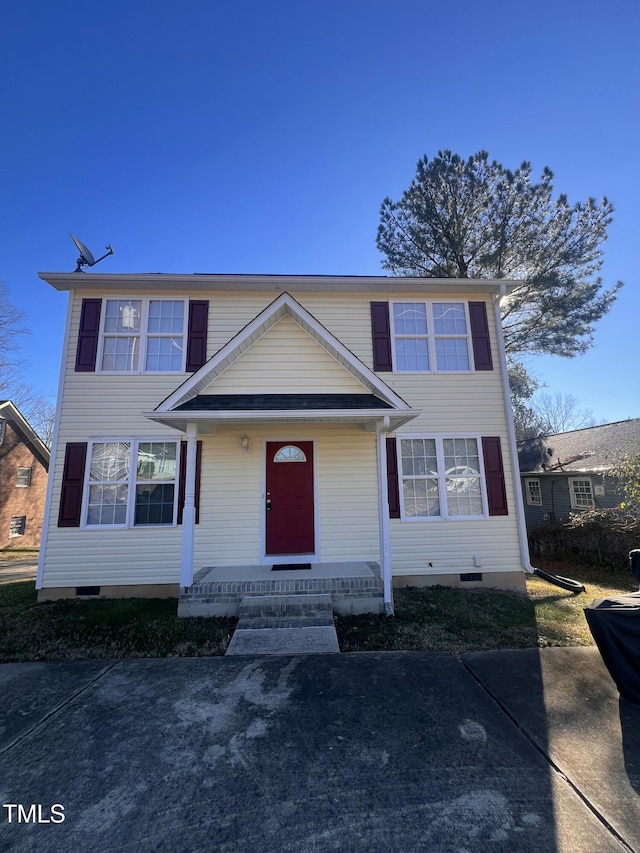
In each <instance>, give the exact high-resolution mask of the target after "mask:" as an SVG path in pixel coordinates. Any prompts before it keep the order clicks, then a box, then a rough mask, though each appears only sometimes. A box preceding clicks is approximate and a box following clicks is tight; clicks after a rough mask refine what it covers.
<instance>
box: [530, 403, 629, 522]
mask: <svg viewBox="0 0 640 853" xmlns="http://www.w3.org/2000/svg"><path fill="white" fill-rule="evenodd" d="M635 453H640V418H631V419H629V420H626V421H618V422H616V423H612V424H602V425H601V426H595V427H587V428H586V429H576V430H572V431H571V432H561V433H558V434H556V435H545V436H540V437H538V438H529V439H526V440H525V441H519V442H518V461H519V464H520V476H521V479H522V497H523V502H524V511H525V519H526V523H527V528H528V529H529V530H532V529H534V528H536V527H539V526H540V525H542V524H546V523H548V522H551V521H564V520H566V519H567V518H568V517H569V513H572V512H580V511H581V510H587V509H594V508H596V509H607V508H609V507H614V506H618V504H619V503H620V501H621V500H622V497H623V496H622V493H621V491H620V489H619V485H618V482H617V479H616V478H615V477H612V476H610V475H608V474H607V472H608V471H609V470H610V469H611V468H612V467H613V466H614V465H616V464H617V463H618V462H620V461H622V460H623V459H624V458H625V457H626V456H629V455H631V454H635Z"/></svg>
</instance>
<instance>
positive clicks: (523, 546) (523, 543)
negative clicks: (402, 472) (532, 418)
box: [493, 285, 586, 592]
mask: <svg viewBox="0 0 640 853" xmlns="http://www.w3.org/2000/svg"><path fill="white" fill-rule="evenodd" d="M505 293H506V288H505V287H504V285H501V286H500V292H499V293H498V294H497V295H496V296H494V297H493V314H494V320H495V325H496V337H497V339H498V353H499V356H500V373H501V379H502V397H503V400H504V410H505V415H506V418H507V434H508V437H509V450H510V451H511V473H512V478H513V490H514V492H515V496H516V518H517V520H518V534H519V536H520V559H521V561H522V568H523V569H524V570H525V572H527V573H528V574H530V575H533V574H535V575H538V576H539V577H541V578H543V579H544V580H546V581H548V582H549V583H552V584H554V585H555V586H559V587H562V589H567V590H569V591H571V592H585V591H586V590H585V586H584V584H582V583H580V581H575V580H573V579H572V578H563V577H560V576H556V575H551V574H548V573H547V572H543V571H542V569H537V568H535V566H532V565H531V557H530V555H529V539H528V537H527V523H526V521H525V517H524V500H523V497H522V483H521V482H520V465H519V464H518V444H517V441H516V428H515V426H514V423H513V412H512V410H511V393H510V391H509V375H508V372H507V356H506V352H505V348H504V335H503V334H502V317H501V316H500V299H501V298H502V297H503V296H504V295H505Z"/></svg>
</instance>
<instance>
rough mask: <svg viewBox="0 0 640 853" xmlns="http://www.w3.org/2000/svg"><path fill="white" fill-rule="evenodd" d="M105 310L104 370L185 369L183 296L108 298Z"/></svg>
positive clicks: (158, 370) (145, 370) (178, 370)
mask: <svg viewBox="0 0 640 853" xmlns="http://www.w3.org/2000/svg"><path fill="white" fill-rule="evenodd" d="M103 313H104V319H103V325H102V335H101V347H100V357H99V365H100V370H101V371H102V372H103V373H142V372H144V373H180V372H183V371H184V369H185V300H184V299H105V306H104V312H103Z"/></svg>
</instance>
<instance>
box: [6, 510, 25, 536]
mask: <svg viewBox="0 0 640 853" xmlns="http://www.w3.org/2000/svg"><path fill="white" fill-rule="evenodd" d="M26 528H27V517H26V515H16V516H14V517H13V518H12V519H11V525H10V527H9V536H10V537H14V536H24V532H25V530H26Z"/></svg>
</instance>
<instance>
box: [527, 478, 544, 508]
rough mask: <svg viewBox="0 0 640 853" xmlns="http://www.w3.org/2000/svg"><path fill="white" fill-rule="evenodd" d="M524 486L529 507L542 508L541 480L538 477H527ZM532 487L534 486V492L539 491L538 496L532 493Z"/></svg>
mask: <svg viewBox="0 0 640 853" xmlns="http://www.w3.org/2000/svg"><path fill="white" fill-rule="evenodd" d="M524 485H525V495H526V498H527V504H528V506H542V489H541V487H540V479H539V478H538V477H527V478H526V479H525V481H524ZM532 485H533V486H534V490H536V489H537V496H536V495H533V494H532V493H531V488H530V487H531V486H532ZM536 497H537V500H536Z"/></svg>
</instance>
